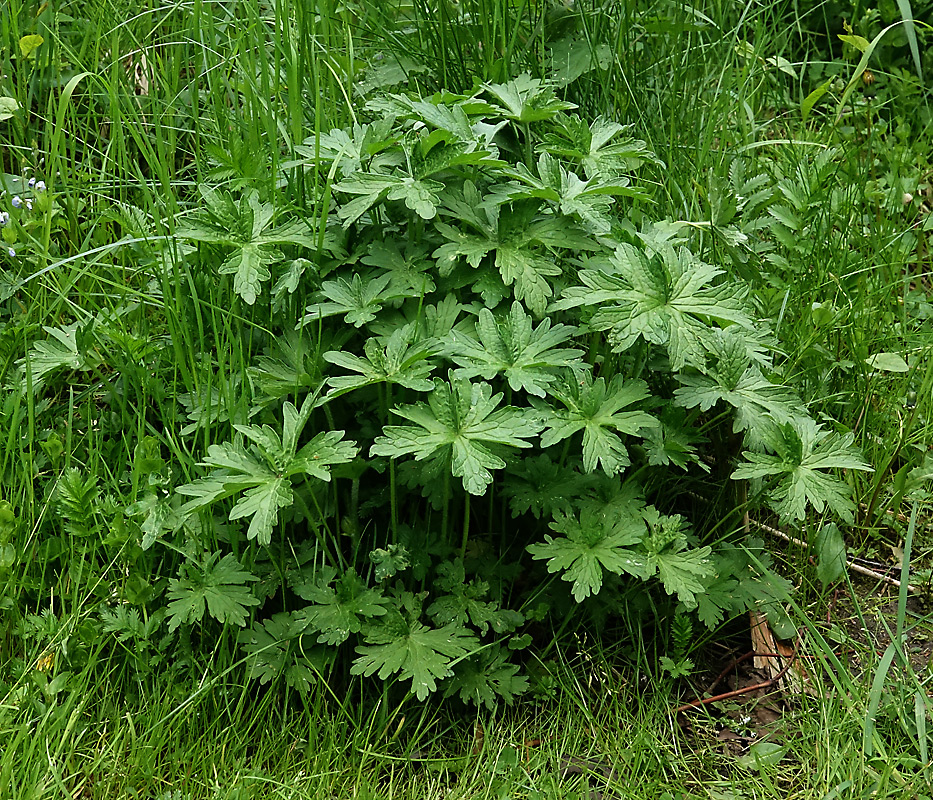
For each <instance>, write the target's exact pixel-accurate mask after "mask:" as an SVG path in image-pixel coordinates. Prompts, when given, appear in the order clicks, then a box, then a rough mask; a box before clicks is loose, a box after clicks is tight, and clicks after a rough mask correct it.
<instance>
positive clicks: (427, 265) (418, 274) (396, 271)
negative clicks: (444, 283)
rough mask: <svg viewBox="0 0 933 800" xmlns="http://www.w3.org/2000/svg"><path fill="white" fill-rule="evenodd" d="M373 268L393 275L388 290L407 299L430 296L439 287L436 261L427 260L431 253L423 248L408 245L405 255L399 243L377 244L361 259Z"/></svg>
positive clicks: (378, 242)
mask: <svg viewBox="0 0 933 800" xmlns="http://www.w3.org/2000/svg"><path fill="white" fill-rule="evenodd" d="M361 260H362V262H363V263H364V264H366V265H367V266H370V267H377V268H379V269H382V270H385V271H386V272H387V273H388V274H389V275H391V281H390V283H389V291H390V292H392V291H394V292H398V293H399V294H402V295H404V296H406V297H409V296H411V297H420V296H422V295H426V294H430V293H431V292H433V291H434V289H435V288H436V286H435V283H434V279H433V278H432V277H431V272H432V271H433V268H434V262H433V261H431V260H430V259H429V258H428V250H427V248H425V247H422V246H421V245H412V244H409V245H408V246H407V247H406V248H405V249H404V252H403V251H402V250H400V249H399V245H398V242H395V241H392V240H391V239H390V240H388V241H375V242H372V243H371V244H370V245H369V250H368V252H367V254H366V255H365V256H363V258H362V259H361Z"/></svg>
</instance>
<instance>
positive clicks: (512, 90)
mask: <svg viewBox="0 0 933 800" xmlns="http://www.w3.org/2000/svg"><path fill="white" fill-rule="evenodd" d="M483 88H485V90H486V91H487V92H489V94H491V95H492V96H493V97H495V98H496V100H498V101H499V104H498V105H497V106H496V110H497V111H498V112H499V113H500V114H502V116H504V117H506V118H508V119H511V120H514V121H515V122H519V123H522V124H526V123H529V122H538V121H540V120H545V119H550V118H551V117H553V116H554V115H555V114H557V113H559V112H561V111H566V110H568V109H571V108H576V106H575V105H574V104H573V103H568V102H566V101H564V100H558V99H557V98H556V97H555V96H554V88H553V86H551V85H549V84H547V83H545V82H544V81H542V80H539V79H538V78H532V77H531V75H529V74H528V73H527V72H526V73H523V74H522V75H519V76H518V77H517V78H515V79H513V80H511V81H509V82H508V83H493V84H486V85H485V86H484V87H483Z"/></svg>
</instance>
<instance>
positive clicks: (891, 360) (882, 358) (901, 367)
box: [865, 353, 910, 372]
mask: <svg viewBox="0 0 933 800" xmlns="http://www.w3.org/2000/svg"><path fill="white" fill-rule="evenodd" d="M865 363H866V364H868V366H869V367H871V368H872V369H874V370H878V371H879V372H910V366H909V365H908V364H907V362H906V361H904V358H903V356H901V355H899V354H898V353H875V354H874V355H872V356H870V357H869V358H866V359H865Z"/></svg>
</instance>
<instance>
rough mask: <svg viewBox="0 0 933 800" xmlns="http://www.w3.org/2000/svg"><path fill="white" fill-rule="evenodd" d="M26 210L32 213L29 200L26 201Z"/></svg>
mask: <svg viewBox="0 0 933 800" xmlns="http://www.w3.org/2000/svg"><path fill="white" fill-rule="evenodd" d="M26 210H27V211H32V200H29V199H27V200H26Z"/></svg>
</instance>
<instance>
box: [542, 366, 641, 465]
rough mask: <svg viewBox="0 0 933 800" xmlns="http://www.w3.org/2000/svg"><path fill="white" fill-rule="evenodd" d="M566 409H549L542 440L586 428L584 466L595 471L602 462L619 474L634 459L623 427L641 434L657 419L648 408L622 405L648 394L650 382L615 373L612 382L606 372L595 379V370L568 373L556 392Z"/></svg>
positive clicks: (561, 437)
mask: <svg viewBox="0 0 933 800" xmlns="http://www.w3.org/2000/svg"><path fill="white" fill-rule="evenodd" d="M551 393H552V394H553V396H554V397H556V398H557V399H558V400H559V401H560V402H561V403H563V405H564V406H565V408H564V409H560V410H554V409H549V408H545V407H544V406H543V405H540V404H539V406H538V407H539V408H542V409H543V410H545V420H544V421H545V426H546V430H545V431H544V433H543V434H542V436H541V444H542V446H544V447H551V446H552V445H555V444H557V443H558V442H561V441H563V440H564V439H566V438H568V437H570V436H573V435H574V434H576V433H578V432H579V431H583V468H584V469H585V470H586V471H587V472H592V471H593V470H594V469H596V467H597V466H600V467H601V468H602V469H603V471H604V472H605V473H606V474H607V475H615V474H617V473H618V472H621V471H622V470H623V469H624V468H625V467H627V466H628V465H629V457H628V451H627V450H626V448H625V445H624V444H623V442H622V439H621V438H620V437H619V434H620V433H624V434H637V433H638V432H639V431H641V430H642V429H644V428H651V427H654V426H656V425H657V424H658V421H657V420H656V419H655V418H654V417H652V416H651V415H650V414H647V413H645V412H644V411H623V410H622V409H624V408H626V407H627V406H630V405H632V404H634V403H638V402H640V401H642V400H644V399H646V398H647V397H648V396H649V391H648V385H647V384H646V383H645V382H644V381H641V380H631V381H626V380H625V379H624V378H623V376H622V375H615V376H614V377H613V378H612V380H611V382H610V383H609V385H608V386H607V385H606V380H605V378H597V379H596V380H595V381H594V380H593V376H592V374H591V373H589V372H586V373H583V375H582V377H580V378H579V379H578V376H576V375H574V376H572V377H571V378H568V379H565V380H564V381H562V382H561V383H560V384H559V385H558V386H556V387H555V388H554V389H553V390H552V392H551Z"/></svg>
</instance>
